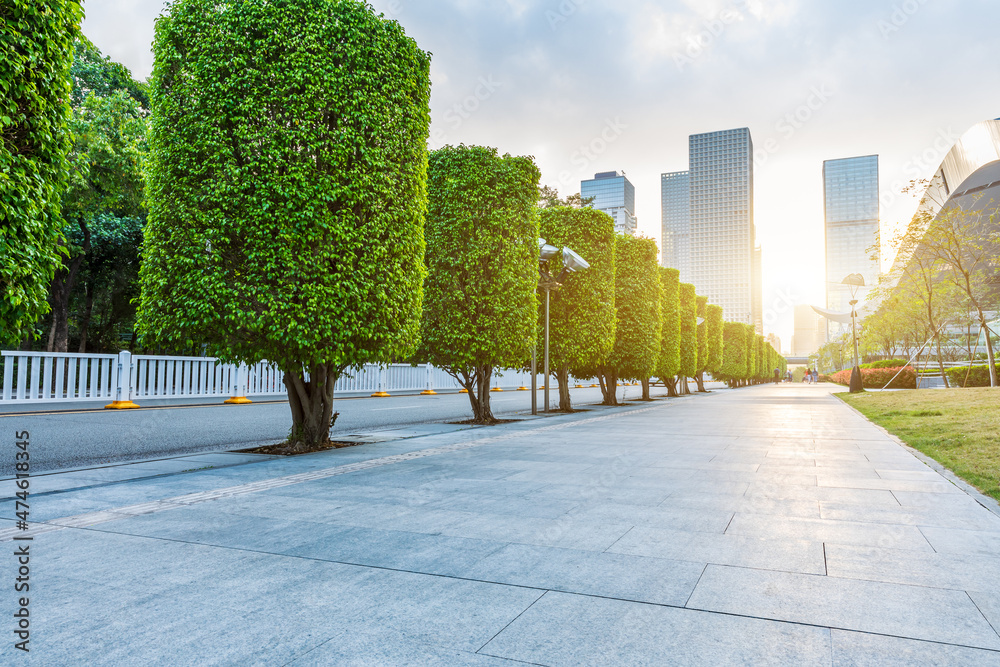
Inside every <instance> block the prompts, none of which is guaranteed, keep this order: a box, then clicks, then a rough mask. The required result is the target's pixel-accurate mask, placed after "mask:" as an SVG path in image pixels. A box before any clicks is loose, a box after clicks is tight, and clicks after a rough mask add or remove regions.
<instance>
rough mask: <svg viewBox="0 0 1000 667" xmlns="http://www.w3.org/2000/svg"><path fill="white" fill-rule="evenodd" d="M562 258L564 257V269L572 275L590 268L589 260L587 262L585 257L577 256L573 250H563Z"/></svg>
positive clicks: (564, 248) (565, 248)
mask: <svg viewBox="0 0 1000 667" xmlns="http://www.w3.org/2000/svg"><path fill="white" fill-rule="evenodd" d="M562 256H563V267H564V268H565V269H566V270H567V271H569V272H570V273H573V272H575V271H583V270H584V269H589V268H590V264H588V263H587V260H585V259H584V258H583V257H580V256H579V255H578V254H576V253H575V252H573V251H572V250H570V249H569V248H567V247H565V246H564V247H563V249H562Z"/></svg>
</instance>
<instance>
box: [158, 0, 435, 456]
mask: <svg viewBox="0 0 1000 667" xmlns="http://www.w3.org/2000/svg"><path fill="white" fill-rule="evenodd" d="M154 52H155V56H156V60H155V66H154V69H153V77H152V106H153V123H152V130H151V136H150V150H151V156H150V161H149V173H148V183H147V188H148V189H147V194H148V201H149V221H148V224H147V226H146V230H145V246H144V249H143V265H142V268H141V271H140V281H141V287H142V297H141V303H140V309H139V314H138V320H139V327H140V330H141V331H142V332H143V333H144V342H145V343H146V344H147V345H149V344H152V343H159V342H162V343H164V344H165V345H167V346H180V345H186V344H190V343H192V342H194V343H204V344H207V345H208V346H209V349H210V350H211V351H212V352H214V353H215V354H217V355H218V356H219V357H221V358H222V359H223V360H226V361H231V362H244V363H248V364H252V363H256V362H259V361H262V360H268V361H271V362H273V363H275V364H276V365H277V366H278V367H279V368H280V369H281V370H282V371H283V372H284V380H285V386H286V387H287V389H288V398H289V402H290V404H291V412H292V423H293V425H292V430H291V432H290V434H289V441H290V444H292V445H293V446H295V448H296V449H298V450H304V449H308V448H312V447H315V446H317V445H320V444H323V443H325V442H327V441H328V440H329V434H330V428H331V423H332V421H333V419H334V418H335V415H334V414H333V390H334V384H335V382H336V380H337V378H338V377H339V376H340V375H341V373H342V372H343V371H344V370H345V369H347V368H350V367H359V366H361V365H362V364H366V363H373V362H385V361H389V360H392V359H394V358H400V357H404V356H406V355H408V354H410V353H412V350H413V348H414V347H415V346H416V343H417V336H418V334H419V322H420V319H419V318H420V304H421V285H422V282H423V278H424V269H423V253H424V238H423V221H424V215H425V212H426V205H427V199H426V174H427V171H426V170H427V137H428V132H429V126H430V114H429V108H428V103H429V96H430V56H429V55H428V54H427V53H425V52H424V51H421V50H420V49H419V48H418V47H417V44H416V43H415V42H414V41H413V40H412V39H410V38H409V37H407V36H406V34H405V33H404V32H403V29H402V27H401V26H400V25H399V24H398V23H396V22H394V21H388V20H385V19H384V18H382V17H381V16H379V15H376V14H375V13H374V11H373V10H372V9H371V8H370V7H369V6H367V5H366V4H365V3H363V2H358V1H355V0H300V1H298V2H293V3H273V2H268V1H267V0H247V1H246V2H240V3H229V4H221V5H220V4H219V3H217V2H215V1H214V0H177V1H176V2H174V3H172V4H171V6H170V11H169V14H166V15H164V16H162V17H161V18H160V19H158V20H157V22H156V36H155V41H154Z"/></svg>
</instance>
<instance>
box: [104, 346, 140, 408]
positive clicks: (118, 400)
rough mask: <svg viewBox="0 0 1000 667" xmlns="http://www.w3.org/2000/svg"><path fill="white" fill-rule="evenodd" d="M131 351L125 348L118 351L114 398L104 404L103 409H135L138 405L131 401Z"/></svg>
mask: <svg viewBox="0 0 1000 667" xmlns="http://www.w3.org/2000/svg"><path fill="white" fill-rule="evenodd" d="M132 371H133V364H132V353H131V352H128V351H127V350H126V351H124V352H119V353H118V373H117V374H116V375H115V388H114V389H113V391H114V392H115V398H114V400H113V401H111V403H109V404H108V405H105V406H104V409H105V410H135V409H136V408H138V407H139V406H138V405H136V404H135V403H133V402H132V382H133V379H132V375H133V373H132Z"/></svg>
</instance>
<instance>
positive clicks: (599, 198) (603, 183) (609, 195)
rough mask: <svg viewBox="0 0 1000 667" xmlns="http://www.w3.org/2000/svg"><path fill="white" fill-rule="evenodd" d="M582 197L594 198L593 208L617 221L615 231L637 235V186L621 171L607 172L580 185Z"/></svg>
mask: <svg viewBox="0 0 1000 667" xmlns="http://www.w3.org/2000/svg"><path fill="white" fill-rule="evenodd" d="M580 196H581V197H582V198H584V199H587V198H589V197H593V198H594V202H593V203H592V204H591V206H592V207H593V208H596V209H598V210H600V211H604V212H605V213H607V214H608V215H610V216H611V217H612V218H613V219H614V221H615V231H616V232H621V233H625V234H631V235H633V236H634V235H635V232H636V228H637V226H638V221H637V219H636V217H635V186H634V185H632V182H631V181H629V180H628V178H626V176H625V174H624V173H623V172H620V171H605V172H601V173H599V174H594V178H592V179H591V180H588V181H582V182H581V183H580Z"/></svg>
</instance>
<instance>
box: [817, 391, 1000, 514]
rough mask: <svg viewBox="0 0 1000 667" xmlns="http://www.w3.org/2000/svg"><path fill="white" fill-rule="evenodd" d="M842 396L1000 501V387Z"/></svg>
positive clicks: (881, 424)
mask: <svg viewBox="0 0 1000 667" xmlns="http://www.w3.org/2000/svg"><path fill="white" fill-rule="evenodd" d="M836 396H837V397H838V398H840V399H841V400H843V401H844V402H846V403H847V404H848V405H852V406H854V407H855V408H857V409H858V410H860V411H861V412H862V413H863V414H864V415H865V416H866V417H868V418H869V419H870V420H872V421H873V422H875V423H876V424H878V425H879V426H882V427H883V428H885V429H887V430H888V431H889V432H890V433H892V434H893V435H895V436H896V437H898V438H900V439H901V440H902V441H903V442H905V443H906V444H908V445H909V446H910V447H913V448H914V449H917V450H919V451H921V452H923V453H924V454H926V455H927V456H930V457H931V458H932V459H934V460H935V461H937V462H939V463H941V464H942V465H944V466H945V467H947V468H948V469H949V470H951V471H952V472H954V473H955V474H956V475H958V476H959V477H961V478H962V479H964V480H965V481H966V482H968V483H969V484H972V485H973V486H975V487H976V488H977V489H979V490H980V491H982V492H983V493H985V494H986V495H988V496H991V497H993V498H995V499H997V500H1000V389H949V390H930V389H924V390H920V391H886V392H881V393H878V392H868V393H865V394H854V395H851V394H847V393H843V394H836Z"/></svg>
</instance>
